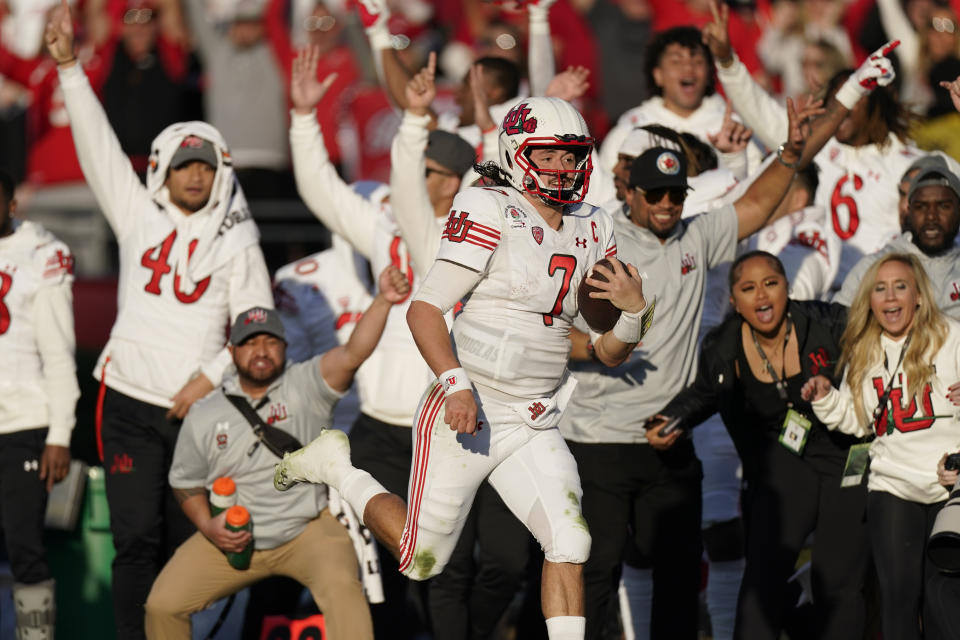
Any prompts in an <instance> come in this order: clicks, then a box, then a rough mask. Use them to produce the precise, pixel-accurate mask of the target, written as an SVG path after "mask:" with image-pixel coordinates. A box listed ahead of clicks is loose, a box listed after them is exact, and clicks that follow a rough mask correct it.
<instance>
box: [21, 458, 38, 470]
mask: <svg viewBox="0 0 960 640" xmlns="http://www.w3.org/2000/svg"><path fill="white" fill-rule="evenodd" d="M39 468H40V463H39V462H38V461H37V460H24V461H23V470H24V471H27V472H30V471H36V470H37V469H39Z"/></svg>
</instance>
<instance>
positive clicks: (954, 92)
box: [940, 76, 960, 111]
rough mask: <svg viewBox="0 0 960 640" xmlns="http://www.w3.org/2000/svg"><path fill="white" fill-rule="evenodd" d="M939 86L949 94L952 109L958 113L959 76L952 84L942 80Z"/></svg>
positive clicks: (959, 108) (959, 103) (959, 95)
mask: <svg viewBox="0 0 960 640" xmlns="http://www.w3.org/2000/svg"><path fill="white" fill-rule="evenodd" d="M940 86H941V87H943V88H944V89H946V90H947V91H949V92H950V99H951V100H952V101H953V108H954V109H956V110H957V111H960V76H957V77H956V79H955V80H954V81H953V82H947V81H946V80H944V81H942V82H941V83H940Z"/></svg>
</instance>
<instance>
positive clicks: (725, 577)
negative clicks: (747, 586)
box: [707, 558, 744, 640]
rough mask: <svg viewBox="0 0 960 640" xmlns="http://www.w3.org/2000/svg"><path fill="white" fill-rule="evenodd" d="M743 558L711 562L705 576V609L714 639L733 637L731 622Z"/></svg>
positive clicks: (727, 639) (721, 639)
mask: <svg viewBox="0 0 960 640" xmlns="http://www.w3.org/2000/svg"><path fill="white" fill-rule="evenodd" d="M743 567H744V560H743V558H740V559H739V560H728V561H724V562H711V563H710V573H709V575H708V577H707V611H709V612H710V626H711V627H713V638H714V640H730V639H731V638H733V622H734V618H736V615H737V597H738V596H739V595H740V580H741V578H743Z"/></svg>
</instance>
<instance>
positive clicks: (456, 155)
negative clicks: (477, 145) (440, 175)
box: [423, 129, 477, 176]
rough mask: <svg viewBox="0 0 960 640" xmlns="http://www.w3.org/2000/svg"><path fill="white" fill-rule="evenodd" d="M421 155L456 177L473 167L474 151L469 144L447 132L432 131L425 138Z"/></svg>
mask: <svg viewBox="0 0 960 640" xmlns="http://www.w3.org/2000/svg"><path fill="white" fill-rule="evenodd" d="M423 155H425V156H426V157H428V158H430V159H431V160H433V161H434V162H436V163H438V164H439V165H441V166H442V167H443V168H444V169H449V170H450V171H452V172H453V173H455V174H457V175H458V176H462V175H465V174H466V173H467V171H469V170H470V168H471V167H473V163H474V160H476V157H477V155H476V151H475V150H474V148H473V147H471V146H470V143H469V142H467V141H466V140H464V139H463V138H461V137H460V136H458V135H457V134H455V133H450V132H449V131H441V130H440V129H434V130H433V131H431V132H430V137H429V138H427V150H426V151H424V152H423Z"/></svg>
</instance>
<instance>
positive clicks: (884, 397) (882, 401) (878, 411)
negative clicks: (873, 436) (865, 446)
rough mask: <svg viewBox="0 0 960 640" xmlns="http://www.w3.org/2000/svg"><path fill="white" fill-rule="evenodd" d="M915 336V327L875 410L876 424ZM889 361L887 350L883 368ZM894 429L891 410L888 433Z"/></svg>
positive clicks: (903, 347) (888, 413) (908, 336)
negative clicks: (911, 340)
mask: <svg viewBox="0 0 960 640" xmlns="http://www.w3.org/2000/svg"><path fill="white" fill-rule="evenodd" d="M912 337H913V329H911V330H910V333H908V334H907V339H906V340H904V342H903V346H902V347H900V357H899V358H897V364H896V366H895V367H893V371H892V372H891V373H890V380H889V381H888V382H887V387H886V389H884V390H883V395H882V396H880V401H879V402H877V407H876V408H875V409H874V410H873V423H874V424H876V423H877V421H878V420H880V415H881V414H882V413H883V408H884V406H886V404H887V402H888V401H889V399H890V391H891V390H892V389H893V381H894V380H895V379H896V377H897V371H898V370H899V369H900V365H901V364H903V356H904V355H905V354H906V353H907V347H909V346H910V339H911V338H912ZM888 367H889V363H888V362H887V351H886V349H884V351H883V368H884V369H887V371H889V369H888ZM891 431H893V416H892V415H891V414H890V412H889V411H888V412H887V435H890V432H891Z"/></svg>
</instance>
